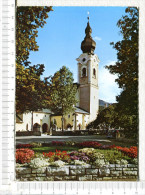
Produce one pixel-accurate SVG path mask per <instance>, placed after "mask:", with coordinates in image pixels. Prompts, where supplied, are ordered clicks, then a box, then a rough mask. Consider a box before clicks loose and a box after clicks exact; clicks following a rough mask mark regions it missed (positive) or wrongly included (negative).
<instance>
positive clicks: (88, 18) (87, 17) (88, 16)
mask: <svg viewBox="0 0 145 195" xmlns="http://www.w3.org/2000/svg"><path fill="white" fill-rule="evenodd" d="M87 14H88V17H87V19H88V22H89V19H90V17H89V14H90V12H87Z"/></svg>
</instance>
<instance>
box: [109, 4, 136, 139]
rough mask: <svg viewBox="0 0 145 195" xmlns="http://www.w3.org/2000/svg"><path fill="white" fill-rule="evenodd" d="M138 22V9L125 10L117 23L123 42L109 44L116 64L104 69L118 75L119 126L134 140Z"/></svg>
mask: <svg viewBox="0 0 145 195" xmlns="http://www.w3.org/2000/svg"><path fill="white" fill-rule="evenodd" d="M138 22H139V12H138V9H137V8H135V7H134V8H127V9H126V15H125V16H123V17H122V18H121V19H120V20H119V21H118V23H117V25H118V27H119V28H120V33H121V34H122V36H123V40H122V41H118V42H117V43H115V44H114V43H111V44H112V45H113V48H114V49H116V50H117V62H116V64H115V65H110V66H107V67H106V68H107V69H109V71H110V72H111V73H112V74H117V75H118V78H117V79H116V82H117V83H118V85H119V87H120V88H121V89H122V92H121V94H120V95H118V96H117V97H116V100H117V102H118V104H117V106H116V113H118V114H119V115H120V119H122V122H121V120H120V124H119V125H120V127H123V128H124V129H125V132H126V135H127V136H128V135H130V137H134V138H136V137H137V132H138Z"/></svg>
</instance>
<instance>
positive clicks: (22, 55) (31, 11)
mask: <svg viewBox="0 0 145 195" xmlns="http://www.w3.org/2000/svg"><path fill="white" fill-rule="evenodd" d="M49 11H52V7H36V6H35V7H22V6H21V7H17V12H16V62H17V63H18V64H25V65H28V64H29V62H28V58H29V54H30V51H38V48H39V46H38V45H37V42H36V37H38V28H39V27H41V28H43V26H44V24H45V23H46V19H47V18H48V12H49Z"/></svg>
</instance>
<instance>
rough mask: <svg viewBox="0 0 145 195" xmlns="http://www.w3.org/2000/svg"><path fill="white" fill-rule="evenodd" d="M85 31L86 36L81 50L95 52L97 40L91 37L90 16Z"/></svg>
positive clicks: (89, 52)
mask: <svg viewBox="0 0 145 195" xmlns="http://www.w3.org/2000/svg"><path fill="white" fill-rule="evenodd" d="M85 33H86V36H85V38H84V40H83V41H82V44H81V50H82V52H83V53H88V54H94V50H95V48H96V42H95V41H94V40H93V39H92V37H91V33H92V29H91V27H90V23H89V17H88V23H87V27H86V29H85Z"/></svg>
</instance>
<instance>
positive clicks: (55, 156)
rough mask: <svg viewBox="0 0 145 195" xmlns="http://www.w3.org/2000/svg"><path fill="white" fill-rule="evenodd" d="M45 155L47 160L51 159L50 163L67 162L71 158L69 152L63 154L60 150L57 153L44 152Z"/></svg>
mask: <svg viewBox="0 0 145 195" xmlns="http://www.w3.org/2000/svg"><path fill="white" fill-rule="evenodd" d="M43 155H44V157H45V158H49V162H54V161H58V160H62V161H65V162H69V161H70V156H69V154H67V151H62V152H61V151H60V150H56V152H48V153H45V152H43Z"/></svg>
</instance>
